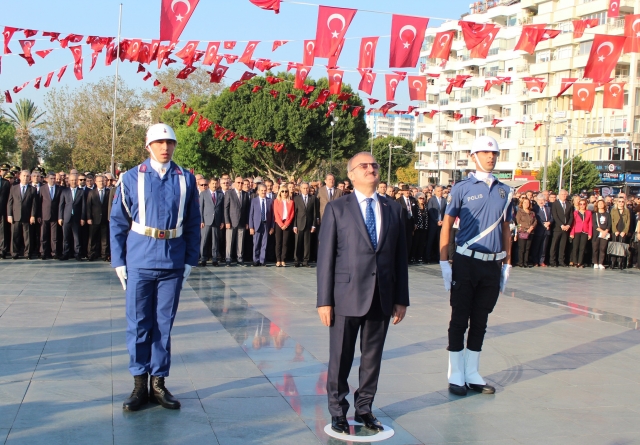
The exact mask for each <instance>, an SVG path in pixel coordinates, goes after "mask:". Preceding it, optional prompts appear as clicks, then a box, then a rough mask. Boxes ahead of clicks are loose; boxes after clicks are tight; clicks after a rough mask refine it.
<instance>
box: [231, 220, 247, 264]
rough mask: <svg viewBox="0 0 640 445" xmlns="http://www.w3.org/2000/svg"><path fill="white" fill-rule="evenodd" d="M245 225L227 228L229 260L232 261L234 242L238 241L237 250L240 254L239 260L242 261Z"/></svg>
mask: <svg viewBox="0 0 640 445" xmlns="http://www.w3.org/2000/svg"><path fill="white" fill-rule="evenodd" d="M244 232H245V228H244V227H240V226H238V227H232V228H231V229H227V252H226V254H227V261H231V248H232V247H233V242H234V241H235V242H236V252H237V256H238V262H240V261H242V252H243V250H242V249H243V247H244Z"/></svg>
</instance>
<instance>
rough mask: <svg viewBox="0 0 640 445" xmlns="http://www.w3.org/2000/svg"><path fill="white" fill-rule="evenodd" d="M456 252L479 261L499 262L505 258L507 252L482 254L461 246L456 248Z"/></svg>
mask: <svg viewBox="0 0 640 445" xmlns="http://www.w3.org/2000/svg"><path fill="white" fill-rule="evenodd" d="M456 252H458V253H459V254H460V255H464V256H468V257H470V258H475V259H477V260H480V261H500V260H502V259H504V258H506V256H507V252H499V253H482V252H478V251H475V250H471V249H465V248H464V247H462V246H456Z"/></svg>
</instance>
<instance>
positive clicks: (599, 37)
mask: <svg viewBox="0 0 640 445" xmlns="http://www.w3.org/2000/svg"><path fill="white" fill-rule="evenodd" d="M625 40H627V37H626V36H609V35H605V34H596V36H595V38H594V39H593V45H592V46H591V53H590V54H589V60H588V61H587V65H586V66H585V68H584V77H586V78H589V79H593V80H594V81H596V82H601V81H603V80H606V79H609V78H610V77H611V72H612V71H613V70H614V69H615V67H616V64H617V63H618V59H620V53H622V49H623V48H624V42H625Z"/></svg>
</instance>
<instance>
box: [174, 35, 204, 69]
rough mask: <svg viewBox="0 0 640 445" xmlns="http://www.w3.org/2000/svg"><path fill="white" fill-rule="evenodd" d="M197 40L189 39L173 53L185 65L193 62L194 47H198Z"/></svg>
mask: <svg viewBox="0 0 640 445" xmlns="http://www.w3.org/2000/svg"><path fill="white" fill-rule="evenodd" d="M199 43H200V41H199V40H190V41H189V42H187V44H186V45H185V46H184V48H182V49H181V50H180V51H178V52H177V53H175V56H176V57H180V58H181V59H182V62H184V64H185V65H192V64H193V62H194V58H195V54H196V49H198V44H199Z"/></svg>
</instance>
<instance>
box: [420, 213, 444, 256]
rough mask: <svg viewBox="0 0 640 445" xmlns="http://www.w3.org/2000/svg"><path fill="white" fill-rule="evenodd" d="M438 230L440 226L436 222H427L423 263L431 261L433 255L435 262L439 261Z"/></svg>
mask: <svg viewBox="0 0 640 445" xmlns="http://www.w3.org/2000/svg"><path fill="white" fill-rule="evenodd" d="M440 230H441V226H439V225H438V223H437V221H431V220H429V228H428V229H427V251H426V253H425V259H424V260H425V262H431V261H433V260H434V255H435V261H439V260H440ZM434 250H435V252H434ZM436 252H437V253H436Z"/></svg>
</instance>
